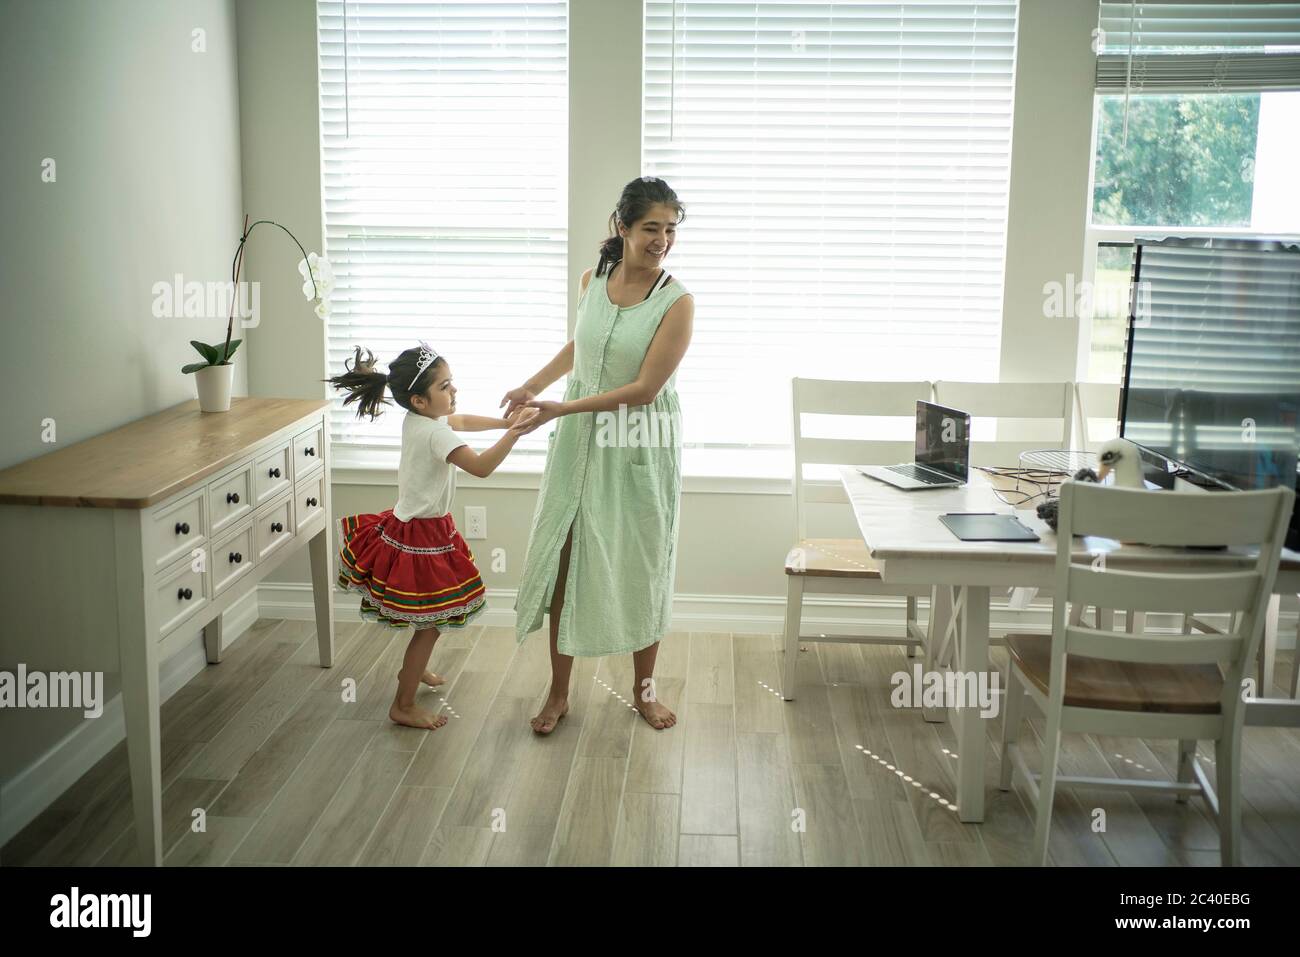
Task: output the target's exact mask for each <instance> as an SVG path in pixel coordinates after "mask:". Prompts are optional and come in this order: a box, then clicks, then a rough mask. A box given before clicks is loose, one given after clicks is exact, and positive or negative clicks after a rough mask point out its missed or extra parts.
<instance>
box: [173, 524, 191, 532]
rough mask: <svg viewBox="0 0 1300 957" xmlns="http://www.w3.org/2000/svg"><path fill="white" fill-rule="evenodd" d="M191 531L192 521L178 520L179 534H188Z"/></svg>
mask: <svg viewBox="0 0 1300 957" xmlns="http://www.w3.org/2000/svg"><path fill="white" fill-rule="evenodd" d="M189 533H190V523H189V522H177V523H176V534H177V535H188V534H189Z"/></svg>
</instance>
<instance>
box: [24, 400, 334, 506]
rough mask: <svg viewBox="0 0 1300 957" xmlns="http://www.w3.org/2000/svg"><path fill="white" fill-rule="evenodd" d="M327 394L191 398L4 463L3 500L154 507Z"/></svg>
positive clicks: (315, 407)
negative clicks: (226, 401)
mask: <svg viewBox="0 0 1300 957" xmlns="http://www.w3.org/2000/svg"><path fill="white" fill-rule="evenodd" d="M328 406H329V400H327V399H268V398H256V397H249V398H232V399H231V400H230V411H229V412H200V411H199V400H198V399H191V400H190V401H188V402H182V403H181V404H180V405H174V406H172V407H171V408H170V409H165V410H163V411H162V412H158V413H155V414H154V415H150V416H146V417H145V418H143V419H137V420H136V421H134V422H129V423H127V424H126V425H124V426H122V427H121V428H118V429H114V430H113V431H111V432H105V433H103V434H102V435H96V436H94V437H93V438H89V439H85V440H84V441H81V442H78V443H76V444H75V445H70V446H68V447H67V448H63V449H59V450H57V451H55V452H50V453H49V454H47V455H40V456H37V457H36V458H34V459H28V460H27V461H26V462H20V463H19V464H17V465H15V466H12V467H11V468H7V469H4V470H3V471H0V504H3V505H65V506H78V507H83V508H148V507H149V506H150V505H154V504H156V503H157V502H161V501H163V500H164V499H166V498H168V497H169V496H171V495H175V494H176V493H177V492H179V491H180V490H181V489H183V488H185V487H186V486H188V485H192V484H194V483H195V482H199V481H202V480H203V479H204V478H207V477H208V476H209V475H213V474H215V473H216V472H219V471H221V470H222V469H223V468H225V467H226V466H227V465H231V464H233V463H234V462H236V461H237V460H238V459H239V458H240V456H242V455H244V454H246V453H247V452H248V451H249V447H250V446H252V445H254V444H256V443H258V442H262V441H264V440H266V439H267V438H269V437H270V436H272V435H274V434H275V433H276V432H278V431H280V430H281V429H284V428H287V427H289V426H291V425H293V424H294V423H295V422H297V421H299V420H300V419H303V418H305V417H307V416H309V415H311V414H312V413H313V412H320V411H321V410H323V409H325V408H327V407H328Z"/></svg>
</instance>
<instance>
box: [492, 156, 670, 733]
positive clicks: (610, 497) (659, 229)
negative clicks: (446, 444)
mask: <svg viewBox="0 0 1300 957" xmlns="http://www.w3.org/2000/svg"><path fill="white" fill-rule="evenodd" d="M684 212H685V210H684V208H683V206H682V204H681V202H680V201H679V200H678V199H677V194H676V193H674V192H673V191H672V190H671V189H670V188H669V187H668V184H667V183H665V182H664V181H663V180H661V179H655V178H652V177H643V178H642V179H636V180H633V181H632V182H630V183H628V184H627V186H625V187H624V188H623V194H622V196H621V197H619V201H618V206H617V207H616V208H615V210H614V214H613V215H612V216H611V217H610V225H611V232H612V233H613V235H611V236H610V237H609V238H608V239H606V240H605V241H604V242H603V243H602V244H601V248H600V260H599V262H597V264H596V266H595V268H594V270H592V269H588V270H587V271H586V272H585V273H584V274H583V276H582V285H581V290H580V292H579V295H578V317H577V323H576V326H575V329H574V335H573V339H572V341H570V342H569V343H568V345H566V346H565V347H564V348H563V349H561V350H560V352H559V353H558V354H557V355H556V356H555V358H554V359H552V360H551V361H550V362H549V363H548V364H547V365H546V367H545V368H544V369H542V370H541V371H540V372H538V373H537V374H536V375H535V376H533V378H532V379H531V380H529V381H528V382H527V383H525V384H524V385H523V386H521V387H520V388H518V389H512V390H511V391H510V392H507V393H506V396H505V398H504V399H502V400H501V404H502V405H505V404H506V403H507V402H509V406H508V408H507V409H506V416H507V417H509V415H510V413H511V412H513V411H514V410H515V408H516V407H517V406H520V405H527V406H531V407H533V408H536V409H538V410H540V411H539V413H538V415H537V417H536V419H535V421H534V423H533V426H532V428H530V429H528V430H527V432H531V431H533V429H536V428H537V427H538V426H540V425H543V424H545V423H546V422H548V421H550V420H551V419H558V420H559V421H558V423H557V425H556V427H555V429H554V431H553V432H552V433H551V435H550V437H549V440H548V441H549V443H550V448H549V451H548V452H547V456H546V469H545V471H544V472H543V473H542V482H541V488H540V490H539V492H538V496H537V509H536V511H535V512H534V514H533V524H532V530H531V532H530V535H529V542H528V555H527V557H526V558H525V560H524V570H523V578H522V580H521V581H520V583H519V592H518V596H517V598H516V600H515V613H516V616H517V619H516V621H517V624H516V626H515V628H516V638H517V640H519V641H521V642H522V641H523V640H524V638H525V637H526V636H527V635H528V634H529V633H530V632H532V631H535V630H536V629H538V628H540V627H541V625H542V614H543V612H544V611H545V612H546V613H548V614H549V616H550V632H551V689H550V694H549V695H548V696H547V699H546V703H545V704H544V705H543V706H542V710H541V711H540V712H539V713H538V714H537V715H536V717H534V718H533V719H532V727H533V730H534V731H536V732H538V733H539V734H549V733H550V732H551V731H552V730H554V728H555V725H556V723H557V722H558V721H559V720H560V718H562V717H564V715H565V713H567V712H568V710H569V675H570V672H571V670H572V668H573V656H575V655H580V656H583V657H594V656H601V655H612V654H619V653H624V652H630V653H631V654H632V661H633V666H634V667H633V670H634V674H635V678H634V685H633V688H632V689H631V690H632V697H631V699H630V700H631V701H632V702H633V703H634V704H635V707H636V709H637V710H638V711H639V712H640V713H641V715H642V716H643V717H644V718H645V719H646V721H647V722H649V724H650V725H651V726H652V727H654V728H656V729H663V728H670V727H672V726H673V725H674V724H675V723H676V721H677V717H676V715H674V714H673V712H672V711H670V710H669V709H668V708H666V707H664V706H663V705H662V704H660V703H659V702H658V701H657V700H655V695H654V681H653V678H654V665H655V656H656V654H657V653H658V650H659V640H660V638H662V637H663V633H664V632H665V631H666V630H667V627H668V620H669V617H670V613H671V608H672V586H673V575H674V572H675V571H676V566H677V518H678V509H679V504H680V496H681V475H682V469H681V435H680V427H681V420H680V406H679V405H678V402H677V391H676V388H675V386H676V372H677V366H678V363H680V362H681V361H682V357H683V356H685V355H686V348H687V346H688V345H689V344H690V340H691V324H692V320H693V319H694V315H695V306H694V297H693V296H692V295H691V294H690V293H689V292H687V291H686V289H685V288H684V287H683V286H682V285H681V283H679V282H678V281H677V280H675V279H673V277H672V276H670V275H669V274H668V273H667V272H666V271H665V270H664V268H663V266H662V265H661V264H662V263H663V261H664V259H665V258H666V257H667V255H668V253H669V251H670V250H671V249H672V247H673V243H674V241H675V240H676V232H677V223H678V222H680V221H681V219H682V218H683V214H684ZM593 272H594V275H593ZM566 373H572V374H571V375H570V376H569V382H568V387H567V388H566V389H565V393H564V399H563V401H561V402H543V401H539V400H537V399H536V398H535V396H536V395H537V394H538V393H539V392H541V391H543V390H544V389H546V388H547V386H549V385H550V384H551V383H553V382H555V381H556V380H557V379H559V378H560V376H562V375H565V374H566ZM638 426H639V427H638Z"/></svg>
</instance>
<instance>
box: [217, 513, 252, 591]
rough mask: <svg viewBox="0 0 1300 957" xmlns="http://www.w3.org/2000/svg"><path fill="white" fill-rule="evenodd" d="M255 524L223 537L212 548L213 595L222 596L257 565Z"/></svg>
mask: <svg viewBox="0 0 1300 957" xmlns="http://www.w3.org/2000/svg"><path fill="white" fill-rule="evenodd" d="M254 539H255V536H254V534H253V523H252V522H249V523H247V524H246V525H244V526H243V527H242V528H238V529H235V530H234V531H232V532H230V533H229V534H228V535H223V536H222V537H221V538H220V539H218V540H217V541H216V544H214V545H213V546H212V594H213V595H214V596H216V595H220V594H221V593H222V592H223V591H225V589H226V588H227V587H228V586H229V585H231V584H232V583H233V582H235V581H237V580H238V579H239V578H241V577H242V576H243V575H244V574H245V573H246V572H247V571H248V570H249V569H250V568H252V567H253V566H254V565H255V564H256V563H257V544H256V542H255V540H254Z"/></svg>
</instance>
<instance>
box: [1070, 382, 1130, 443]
mask: <svg viewBox="0 0 1300 957" xmlns="http://www.w3.org/2000/svg"><path fill="white" fill-rule="evenodd" d="M1074 398H1075V413H1076V414H1077V415H1078V417H1079V418H1078V422H1079V440H1080V444H1079V445H1078V446H1077V448H1080V449H1083V450H1084V451H1086V452H1096V451H1097V449H1099V448H1100V447H1101V446H1102V445H1103V444H1104V443H1105V442H1107V441H1109V440H1110V439H1113V438H1115V436H1117V435H1119V386H1118V385H1117V384H1114V383H1110V382H1076V383H1075V384H1074Z"/></svg>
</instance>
